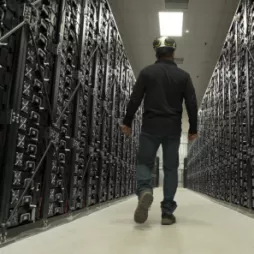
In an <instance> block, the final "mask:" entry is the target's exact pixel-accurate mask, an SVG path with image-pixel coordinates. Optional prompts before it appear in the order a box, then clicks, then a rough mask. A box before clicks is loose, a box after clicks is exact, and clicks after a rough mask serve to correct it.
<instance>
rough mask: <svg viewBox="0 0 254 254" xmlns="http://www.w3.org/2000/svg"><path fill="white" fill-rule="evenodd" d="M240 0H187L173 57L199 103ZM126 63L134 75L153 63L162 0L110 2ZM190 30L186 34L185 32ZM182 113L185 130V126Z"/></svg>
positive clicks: (163, 9)
mask: <svg viewBox="0 0 254 254" xmlns="http://www.w3.org/2000/svg"><path fill="white" fill-rule="evenodd" d="M238 2H239V0H190V2H189V8H188V10H185V11H184V10H183V11H184V24H183V31H184V34H183V36H182V37H180V38H179V37H176V38H175V39H176V42H177V45H178V48H177V52H176V57H183V58H184V63H183V64H181V65H179V67H180V68H182V69H184V70H186V71H187V72H189V73H190V74H191V77H192V80H193V83H194V86H195V88H196V94H197V99H198V102H199V103H200V102H201V100H202V97H203V95H204V92H205V90H206V87H207V85H208V82H209V80H210V77H211V75H212V72H213V69H214V66H215V64H216V62H217V59H218V57H219V55H220V51H221V48H222V46H223V42H224V40H225V37H226V34H227V31H228V29H229V27H230V24H231V21H232V19H233V15H234V13H235V10H236V8H237V5H238ZM109 3H110V5H111V8H112V11H113V13H114V16H115V19H116V22H117V25H118V28H119V31H120V34H121V36H122V39H123V42H124V45H125V48H126V51H127V54H128V57H129V60H130V62H131V65H132V67H133V70H134V72H135V75H136V76H137V75H138V73H139V71H140V70H141V69H142V68H144V67H145V66H147V65H149V64H151V63H153V62H154V61H155V53H154V51H153V48H152V42H153V40H154V39H155V38H156V37H157V36H159V35H160V30H159V16H158V12H159V11H169V10H168V9H165V0H109ZM186 30H189V33H186V32H185V31H186ZM186 119H187V117H186V113H185V114H184V127H183V128H184V129H186V128H187V127H188V126H187V124H186V122H187V121H186Z"/></svg>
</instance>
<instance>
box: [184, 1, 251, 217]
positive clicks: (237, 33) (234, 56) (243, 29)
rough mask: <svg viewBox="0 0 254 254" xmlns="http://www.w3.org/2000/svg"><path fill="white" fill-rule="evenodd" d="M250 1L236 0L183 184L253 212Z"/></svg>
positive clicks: (208, 90) (205, 100)
mask: <svg viewBox="0 0 254 254" xmlns="http://www.w3.org/2000/svg"><path fill="white" fill-rule="evenodd" d="M253 35H254V1H253V0H242V1H240V3H239V6H238V8H237V11H236V14H235V17H234V19H233V22H232V25H231V27H230V30H229V32H228V34H227V36H226V41H225V44H224V47H223V49H222V52H221V55H220V58H219V60H218V62H217V65H216V67H215V70H214V72H213V75H212V78H211V80H210V83H209V85H208V88H207V90H206V93H205V95H204V98H203V101H202V105H201V107H200V110H199V138H198V139H197V140H196V141H195V142H194V143H193V144H192V145H191V146H190V149H189V154H188V165H187V176H186V178H187V187H188V188H190V189H192V190H194V191H197V192H201V193H203V194H206V195H209V196H211V197H212V198H214V199H217V200H220V201H222V202H224V203H225V204H229V205H231V206H234V207H238V208H241V209H242V210H243V211H246V212H252V213H253V212H254V37H253Z"/></svg>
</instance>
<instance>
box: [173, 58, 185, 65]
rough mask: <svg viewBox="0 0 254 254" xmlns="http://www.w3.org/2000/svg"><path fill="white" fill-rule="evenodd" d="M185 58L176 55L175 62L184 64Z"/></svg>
mask: <svg viewBox="0 0 254 254" xmlns="http://www.w3.org/2000/svg"><path fill="white" fill-rule="evenodd" d="M183 61H184V58H183V57H176V58H175V63H176V64H183Z"/></svg>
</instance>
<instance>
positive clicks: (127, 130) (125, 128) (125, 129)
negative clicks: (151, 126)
mask: <svg viewBox="0 0 254 254" xmlns="http://www.w3.org/2000/svg"><path fill="white" fill-rule="evenodd" d="M120 128H121V131H122V132H123V134H124V135H126V136H127V137H129V136H130V135H131V128H130V127H128V126H126V125H120Z"/></svg>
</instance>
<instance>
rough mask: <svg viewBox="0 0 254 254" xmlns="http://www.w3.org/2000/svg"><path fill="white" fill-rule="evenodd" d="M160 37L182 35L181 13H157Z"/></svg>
mask: <svg viewBox="0 0 254 254" xmlns="http://www.w3.org/2000/svg"><path fill="white" fill-rule="evenodd" d="M159 20H160V34H161V36H175V37H181V36H182V35H183V12H159Z"/></svg>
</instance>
